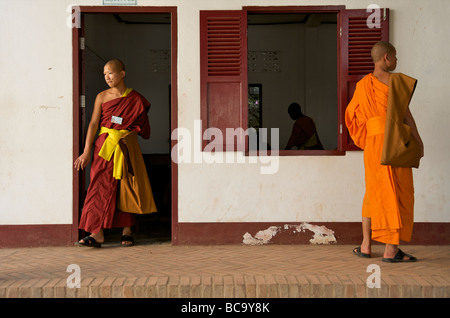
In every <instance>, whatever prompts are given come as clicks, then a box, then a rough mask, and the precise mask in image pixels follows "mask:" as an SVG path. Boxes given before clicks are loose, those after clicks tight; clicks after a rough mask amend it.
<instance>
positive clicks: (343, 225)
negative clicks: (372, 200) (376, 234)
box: [178, 222, 450, 245]
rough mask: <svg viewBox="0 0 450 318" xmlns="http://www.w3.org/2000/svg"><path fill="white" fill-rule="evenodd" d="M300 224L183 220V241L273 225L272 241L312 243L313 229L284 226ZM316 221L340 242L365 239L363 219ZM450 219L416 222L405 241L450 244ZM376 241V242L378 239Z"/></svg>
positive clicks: (227, 239) (210, 240) (221, 240)
mask: <svg viewBox="0 0 450 318" xmlns="http://www.w3.org/2000/svg"><path fill="white" fill-rule="evenodd" d="M286 224H288V225H300V224H301V222H283V223H281V222H274V223H267V222H249V223H179V225H178V229H179V234H178V235H179V245H225V244H243V235H244V234H245V233H247V232H248V233H249V234H250V235H252V236H253V237H254V236H255V235H256V233H257V232H258V231H262V230H266V229H268V228H269V227H271V226H277V227H280V229H281V230H280V231H279V232H278V233H277V234H276V235H275V236H274V237H273V239H272V240H271V241H270V244H310V242H309V240H310V239H311V238H312V237H313V232H311V231H309V230H305V231H304V232H297V233H294V231H293V229H292V228H291V229H289V230H283V229H284V226H285V225H286ZM310 224H312V225H319V226H322V225H323V226H325V227H326V228H328V229H330V230H333V231H334V236H335V238H336V241H337V242H336V244H342V245H346V244H360V243H361V239H362V233H361V223H360V222H317V223H316V222H311V223H310ZM448 233H450V223H416V224H415V225H414V232H413V237H412V240H411V242H408V243H406V242H401V244H402V245H406V244H410V245H413V244H414V245H448V244H450V236H449V235H448ZM375 243H376V242H375Z"/></svg>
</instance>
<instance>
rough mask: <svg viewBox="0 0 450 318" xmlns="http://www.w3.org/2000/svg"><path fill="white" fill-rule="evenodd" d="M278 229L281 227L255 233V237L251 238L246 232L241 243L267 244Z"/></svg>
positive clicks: (272, 227)
mask: <svg viewBox="0 0 450 318" xmlns="http://www.w3.org/2000/svg"><path fill="white" fill-rule="evenodd" d="M280 229H281V226H271V227H269V228H268V229H266V230H263V231H259V232H258V233H256V235H255V237H253V236H251V234H250V233H248V232H247V233H245V234H244V240H243V241H242V242H243V243H244V244H247V245H262V244H267V243H269V242H270V240H271V239H272V238H273V237H274V236H275V235H276V234H277V232H278V231H279V230H280Z"/></svg>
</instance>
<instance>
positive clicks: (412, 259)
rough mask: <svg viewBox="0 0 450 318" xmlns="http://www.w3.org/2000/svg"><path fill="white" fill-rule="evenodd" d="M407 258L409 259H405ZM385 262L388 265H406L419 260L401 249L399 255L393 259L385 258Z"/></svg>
mask: <svg viewBox="0 0 450 318" xmlns="http://www.w3.org/2000/svg"><path fill="white" fill-rule="evenodd" d="M405 256H407V257H408V259H404V257H405ZM382 261H383V262H386V263H406V262H417V258H415V257H414V256H412V255H410V254H406V253H405V252H403V251H402V250H401V249H398V252H397V254H395V256H394V257H392V258H383V259H382Z"/></svg>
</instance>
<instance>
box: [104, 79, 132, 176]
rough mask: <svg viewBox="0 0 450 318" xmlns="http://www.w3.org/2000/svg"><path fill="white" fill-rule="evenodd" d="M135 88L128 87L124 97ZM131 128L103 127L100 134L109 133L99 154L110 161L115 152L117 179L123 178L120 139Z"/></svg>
mask: <svg viewBox="0 0 450 318" xmlns="http://www.w3.org/2000/svg"><path fill="white" fill-rule="evenodd" d="M132 90H133V89H132V88H127V89H126V90H125V92H124V93H123V95H122V97H126V96H127V95H128V94H129V93H131V91H132ZM129 132H130V131H129V130H117V129H112V128H106V127H101V128H100V133H99V134H98V135H99V136H100V135H101V134H104V133H108V137H107V138H106V140H105V142H104V143H103V146H102V148H101V149H100V151H99V153H98V155H99V156H100V157H102V158H103V159H105V160H107V161H110V160H111V157H112V155H113V154H114V170H113V177H114V178H115V179H118V180H120V179H122V166H123V152H122V149H120V146H119V141H120V139H122V138H123V137H125V136H126V135H127V133H129Z"/></svg>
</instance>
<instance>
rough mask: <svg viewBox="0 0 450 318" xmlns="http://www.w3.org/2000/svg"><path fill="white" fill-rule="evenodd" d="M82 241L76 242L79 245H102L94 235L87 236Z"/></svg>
mask: <svg viewBox="0 0 450 318" xmlns="http://www.w3.org/2000/svg"><path fill="white" fill-rule="evenodd" d="M82 241H83V242H77V243H76V244H77V245H78V246H87V247H102V243H98V242H97V241H96V240H95V238H93V237H92V236H86V237H85V238H84V239H82Z"/></svg>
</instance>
